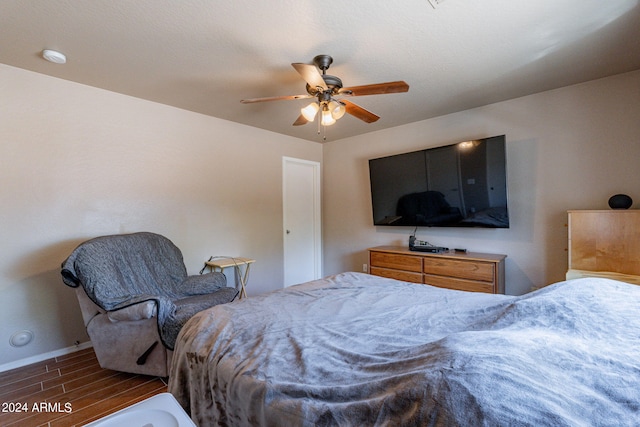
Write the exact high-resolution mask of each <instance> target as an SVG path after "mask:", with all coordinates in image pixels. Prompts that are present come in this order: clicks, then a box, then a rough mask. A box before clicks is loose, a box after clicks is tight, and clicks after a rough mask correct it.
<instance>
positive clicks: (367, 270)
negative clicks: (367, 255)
mask: <svg viewBox="0 0 640 427" xmlns="http://www.w3.org/2000/svg"><path fill="white" fill-rule="evenodd" d="M362 272H363V273H368V272H369V266H368V265H367V264H362Z"/></svg>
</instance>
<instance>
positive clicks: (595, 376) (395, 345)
mask: <svg viewBox="0 0 640 427" xmlns="http://www.w3.org/2000/svg"><path fill="white" fill-rule="evenodd" d="M639 314H640V287H639V286H635V285H630V284H626V283H622V282H616V281H612V280H607V279H579V280H573V281H568V282H561V283H557V284H553V285H550V286H547V287H545V288H543V289H540V290H538V291H535V292H532V293H529V294H527V295H524V296H518V297H516V296H508V295H493V294H483V293H471V292H462V291H454V290H447V289H441V288H436V287H432V286H428V285H416V284H410V283H406V282H400V281H396V280H393V279H386V278H381V277H377V276H372V275H367V274H361V273H342V274H338V275H335V276H331V277H328V278H325V279H322V280H317V281H313V282H309V283H305V284H301V285H297V286H293V287H290V288H286V289H283V290H279V291H276V292H272V293H269V294H266V295H262V296H257V297H252V298H249V299H246V300H242V301H238V302H232V303H229V304H225V305H220V306H216V307H213V308H211V309H208V310H205V311H203V312H201V313H199V314H197V315H196V316H194V317H193V318H192V319H191V320H190V321H189V322H187V324H186V325H185V326H184V328H183V329H182V330H181V332H180V335H179V337H178V342H177V344H176V349H175V352H174V358H173V366H172V373H171V377H170V380H169V391H170V392H171V393H172V394H173V395H174V396H175V397H176V399H177V400H178V401H179V402H180V404H181V405H182V406H183V407H184V408H185V410H186V411H187V412H188V413H189V414H190V415H191V417H192V419H193V420H194V421H195V422H196V423H197V424H198V425H200V426H213V425H222V426H226V425H229V426H256V425H265V426H267V425H270V426H322V425H340V426H363V425H414V426H415V425H429V426H471V425H473V426H482V425H484V426H503V425H504V426H507V425H508V426H516V425H522V426H554V427H558V426H580V425H598V426H609V425H610V426H637V425H640V316H639Z"/></svg>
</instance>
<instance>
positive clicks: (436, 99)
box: [0, 0, 640, 142]
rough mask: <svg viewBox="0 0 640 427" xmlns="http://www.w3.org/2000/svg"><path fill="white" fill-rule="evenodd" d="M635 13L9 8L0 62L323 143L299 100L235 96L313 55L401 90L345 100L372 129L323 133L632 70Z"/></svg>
mask: <svg viewBox="0 0 640 427" xmlns="http://www.w3.org/2000/svg"><path fill="white" fill-rule="evenodd" d="M432 3H433V4H436V5H437V7H436V8H434V7H432ZM638 3H639V0H598V1H596V0H536V1H524V0H482V1H470V0H437V1H436V0H431V1H429V0H404V1H396V2H393V1H389V0H369V1H366V2H365V1H355V0H353V1H341V0H323V1H311V0H280V1H259V0H234V1H220V0H181V1H174V0H136V1H124V0H91V1H87V0H20V1H18V0H15V1H13V0H11V1H2V2H0V34H1V35H2V36H1V39H0V40H1V42H0V43H1V48H0V63H4V64H8V65H11V66H15V67H19V68H24V69H27V70H32V71H36V72H38V73H43V74H47V75H51V76H55V77H59V78H62V79H67V80H71V81H75V82H79V83H83V84H87V85H90V86H95V87H99V88H104V89H107V90H111V91H115V92H119V93H123V94H127V95H131V96H135V97H139V98H143V99H148V100H151V101H156V102H160V103H163V104H168V105H173V106H176V107H180V108H184V109H187V110H191V111H196V112H199V113H202V114H207V115H210V116H214V117H219V118H222V119H226V120H231V121H234V122H238V123H243V124H246V125H249V126H255V127H259V128H263V129H267V130H270V131H273V132H278V133H282V134H286V135H292V136H295V137H299V138H304V139H309V140H312V141H318V142H321V141H322V138H321V136H319V135H318V133H317V130H318V129H317V125H315V124H307V125H305V126H296V127H294V126H292V123H293V122H294V120H295V119H296V118H297V117H298V115H299V108H300V107H302V106H304V105H306V104H308V102H309V101H308V100H293V101H274V102H265V103H258V104H241V103H240V100H241V99H244V98H255V97H268V96H279V95H297V94H304V93H306V92H305V82H304V81H303V80H302V78H301V77H300V75H299V74H298V73H297V72H296V71H295V70H294V69H293V68H292V67H291V63H292V62H307V63H311V61H312V59H313V57H314V56H315V55H317V54H329V55H331V56H333V58H334V63H333V65H332V66H331V68H330V70H329V71H328V73H329V74H333V75H336V76H338V77H340V78H341V79H342V81H343V83H344V85H345V86H358V85H365V84H371V83H379V82H387V81H394V80H404V81H406V82H407V83H408V84H409V86H410V89H409V92H408V93H399V94H386V95H374V96H363V97H357V98H355V97H352V98H349V99H350V100H351V101H353V102H356V103H358V104H359V105H361V106H363V107H365V108H366V109H368V110H370V111H372V112H374V113H376V114H377V115H379V116H381V119H380V120H378V121H377V122H376V123H372V124H367V123H364V122H362V121H360V120H358V119H356V118H355V117H352V116H348V115H347V116H345V117H344V118H342V119H340V120H339V121H338V123H336V124H335V125H333V126H331V127H328V128H327V129H326V136H327V139H328V140H337V139H341V138H346V137H349V136H353V135H358V134H363V133H366V132H371V131H375V130H380V129H384V128H389V127H393V126H398V125H402V124H406V123H410V122H415V121H419V120H424V119H427V118H431V117H436V116H440V115H443V114H447V113H451V112H455V111H461V110H466V109H469V108H473V107H477V106H481V105H486V104H490V103H494V102H497V101H501V100H505V99H511V98H515V97H519V96H524V95H528V94H531V93H536V92H540V91H544V90H549V89H553V88H557V87H562V86H566V85H570V84H575V83H580V82H584V81H588V80H592V79H596V78H601V77H606V76H610V75H613V74H618V73H623V72H627V71H631V70H637V69H640V6H639V4H638ZM47 48H48V49H56V50H59V51H61V52H63V53H64V54H66V55H67V58H68V61H67V63H66V64H65V65H57V64H52V63H49V62H46V61H44V60H43V59H42V58H41V56H40V55H41V52H42V50H43V49H47Z"/></svg>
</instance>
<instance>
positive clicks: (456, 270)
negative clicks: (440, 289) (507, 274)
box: [423, 258, 495, 283]
mask: <svg viewBox="0 0 640 427" xmlns="http://www.w3.org/2000/svg"><path fill="white" fill-rule="evenodd" d="M423 272H424V273H425V274H431V275H438V276H447V277H457V278H460V279H471V280H479V281H482V282H491V283H493V282H494V280H495V268H494V264H493V263H489V262H482V261H469V260H465V261H460V260H455V259H448V258H425V259H424V267H423Z"/></svg>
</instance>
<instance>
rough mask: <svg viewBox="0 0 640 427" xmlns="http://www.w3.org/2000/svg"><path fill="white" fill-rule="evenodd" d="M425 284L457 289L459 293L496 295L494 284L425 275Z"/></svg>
mask: <svg viewBox="0 0 640 427" xmlns="http://www.w3.org/2000/svg"><path fill="white" fill-rule="evenodd" d="M424 284H425V285H432V286H437V287H439V288H448V289H457V290H459V291H471V292H487V293H494V292H495V289H494V286H493V283H490V282H476V281H473V280H466V279H457V278H455V277H445V276H432V275H431V274H425V275H424Z"/></svg>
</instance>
